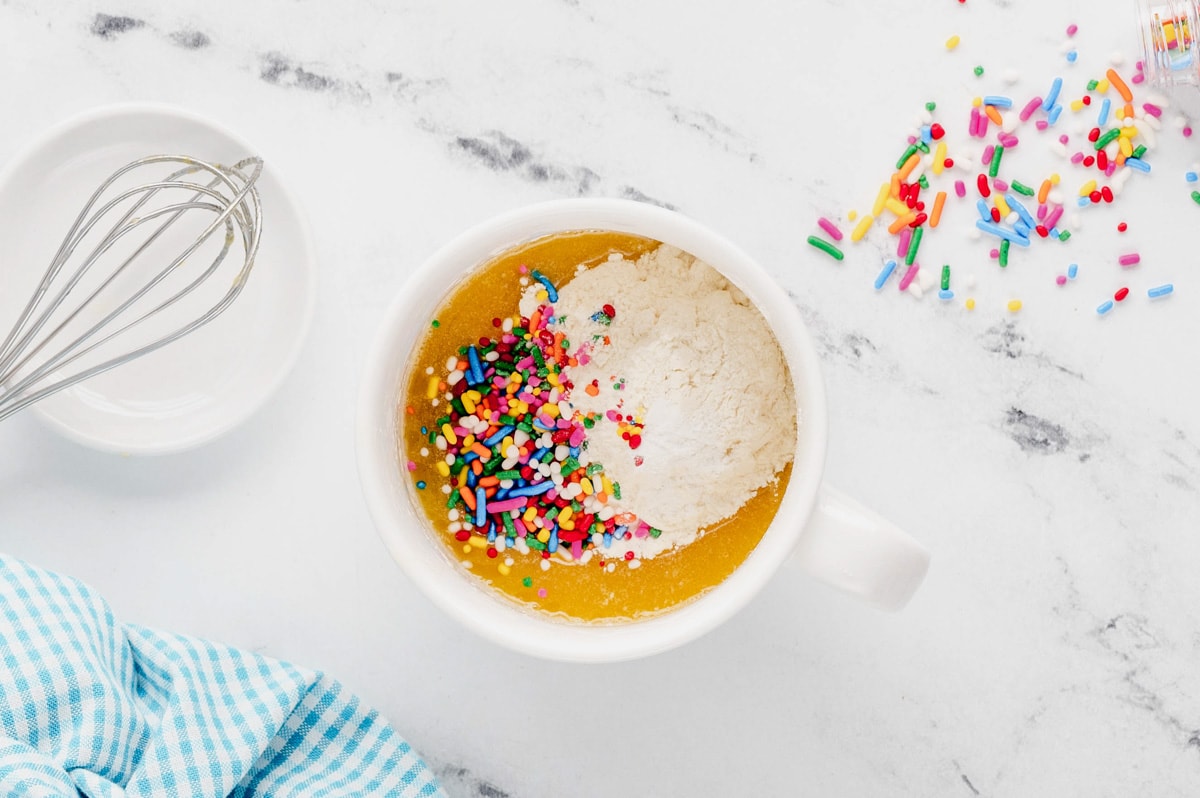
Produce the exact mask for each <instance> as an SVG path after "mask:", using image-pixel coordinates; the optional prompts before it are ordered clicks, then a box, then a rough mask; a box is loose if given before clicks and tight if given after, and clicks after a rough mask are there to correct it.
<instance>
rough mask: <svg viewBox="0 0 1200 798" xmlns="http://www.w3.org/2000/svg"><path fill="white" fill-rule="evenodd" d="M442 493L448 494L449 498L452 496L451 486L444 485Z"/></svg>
mask: <svg viewBox="0 0 1200 798" xmlns="http://www.w3.org/2000/svg"><path fill="white" fill-rule="evenodd" d="M442 493H444V494H446V495H447V496H449V495H450V486H449V485H442Z"/></svg>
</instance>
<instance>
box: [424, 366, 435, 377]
mask: <svg viewBox="0 0 1200 798" xmlns="http://www.w3.org/2000/svg"><path fill="white" fill-rule="evenodd" d="M425 374H426V375H432V374H433V366H426V367H425Z"/></svg>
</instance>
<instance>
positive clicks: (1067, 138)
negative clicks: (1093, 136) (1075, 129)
mask: <svg viewBox="0 0 1200 798" xmlns="http://www.w3.org/2000/svg"><path fill="white" fill-rule="evenodd" d="M1070 140H1071V137H1070V136H1068V135H1067V134H1066V133H1063V134H1062V135H1061V136H1059V137H1058V141H1059V143H1061V144H1066V143H1067V142H1068V141H1070Z"/></svg>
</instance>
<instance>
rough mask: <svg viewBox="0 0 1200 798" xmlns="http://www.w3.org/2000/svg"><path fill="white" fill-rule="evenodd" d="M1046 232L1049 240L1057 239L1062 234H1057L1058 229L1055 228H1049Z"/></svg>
mask: <svg viewBox="0 0 1200 798" xmlns="http://www.w3.org/2000/svg"><path fill="white" fill-rule="evenodd" d="M1046 232H1047V233H1049V235H1050V237H1051V238H1058V237H1059V236H1060V235H1062V233H1061V232H1059V229H1058V228H1057V227H1051V228H1050V229H1049V230H1047V231H1046Z"/></svg>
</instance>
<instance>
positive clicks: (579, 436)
mask: <svg viewBox="0 0 1200 798" xmlns="http://www.w3.org/2000/svg"><path fill="white" fill-rule="evenodd" d="M567 440H568V441H569V442H570V444H571V445H572V446H578V445H580V444H581V443H583V427H579V428H578V429H576V430H575V431H574V432H572V433H571V437H570V438H568V439H567Z"/></svg>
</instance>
